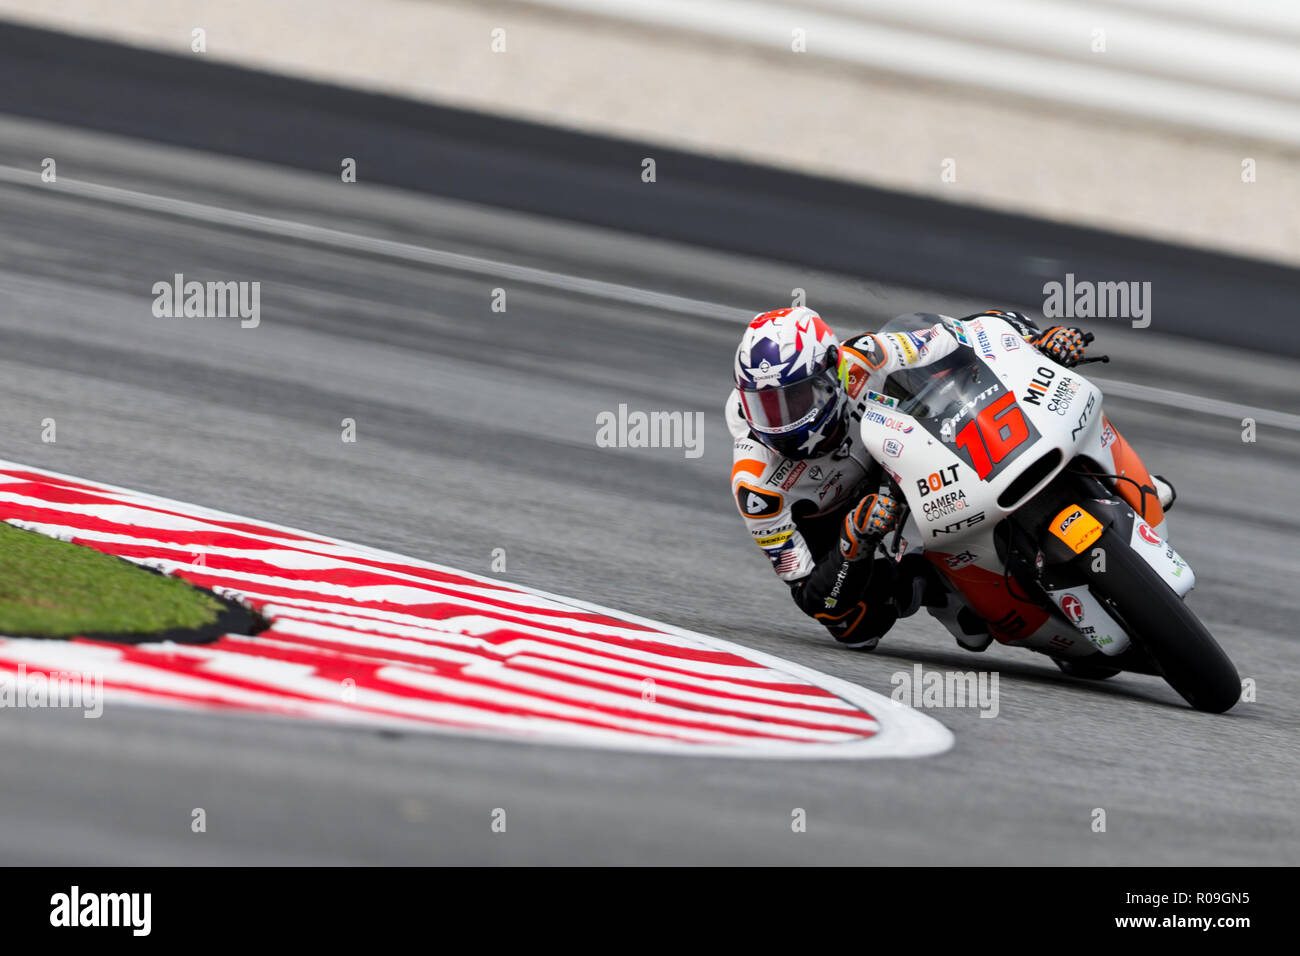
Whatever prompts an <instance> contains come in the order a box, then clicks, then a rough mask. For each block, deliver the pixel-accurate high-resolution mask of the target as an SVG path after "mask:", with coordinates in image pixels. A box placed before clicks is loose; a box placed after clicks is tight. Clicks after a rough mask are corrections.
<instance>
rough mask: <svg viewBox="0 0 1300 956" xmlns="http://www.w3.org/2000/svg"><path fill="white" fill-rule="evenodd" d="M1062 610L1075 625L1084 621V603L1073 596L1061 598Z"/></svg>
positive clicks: (1068, 595)
mask: <svg viewBox="0 0 1300 956" xmlns="http://www.w3.org/2000/svg"><path fill="white" fill-rule="evenodd" d="M1061 610H1062V611H1064V612H1065V616H1066V617H1068V618H1069V619H1070V621H1071V622H1072V623H1074V624H1078V623H1079V622H1080V621H1082V620H1083V602H1082V601H1080V600H1079V599H1078V598H1077V597H1075V596H1074V595H1073V594H1067V595H1066V596H1065V597H1063V598H1061Z"/></svg>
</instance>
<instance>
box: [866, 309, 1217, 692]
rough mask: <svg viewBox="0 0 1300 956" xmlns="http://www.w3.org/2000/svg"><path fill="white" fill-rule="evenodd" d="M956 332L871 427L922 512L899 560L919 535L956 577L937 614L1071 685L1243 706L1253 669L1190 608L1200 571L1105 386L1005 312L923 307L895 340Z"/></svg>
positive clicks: (894, 381) (954, 629)
mask: <svg viewBox="0 0 1300 956" xmlns="http://www.w3.org/2000/svg"><path fill="white" fill-rule="evenodd" d="M940 322H941V323H942V324H943V329H944V330H946V334H948V335H951V336H952V337H953V338H954V339H955V340H956V342H957V348H955V349H954V350H953V351H952V352H951V354H949V355H947V356H945V357H944V358H943V359H940V360H938V361H937V362H935V363H933V364H930V365H926V366H923V367H918V368H916V369H915V370H910V369H903V370H901V371H896V372H894V373H893V374H891V375H890V377H889V379H888V380H887V381H886V383H885V384H884V386H883V389H884V392H883V393H872V395H871V398H872V400H873V401H872V403H871V404H870V405H869V406H868V411H867V413H866V414H864V415H863V418H862V424H861V431H862V437H863V441H864V443H865V445H866V447H867V449H868V450H869V451H870V453H871V454H872V456H873V457H874V458H875V459H876V461H877V462H878V463H879V465H880V466H881V468H882V469H883V470H884V472H886V473H887V474H888V475H889V477H890V479H891V480H892V483H893V486H894V488H893V491H894V493H895V495H896V496H897V498H898V500H900V501H905V502H906V505H905V514H904V515H903V520H900V522H899V527H898V531H897V532H896V533H895V534H894V536H893V539H892V540H891V541H886V542H883V543H882V546H881V547H882V550H884V551H885V552H886V553H887V554H889V555H890V556H892V557H894V558H895V559H898V558H900V557H901V556H902V554H903V553H904V552H905V551H907V550H908V543H907V542H908V539H909V538H910V539H911V540H912V541H914V542H916V543H917V544H918V545H919V546H920V547H921V549H922V550H923V551H924V553H925V556H926V558H927V559H928V560H929V561H931V562H932V563H933V564H934V566H935V567H936V568H937V569H938V571H939V574H940V577H941V578H942V579H943V581H944V582H945V584H946V588H947V594H946V596H945V599H944V601H943V602H942V604H941V606H937V607H929V608H927V610H928V611H929V613H930V614H931V615H933V616H934V617H935V618H936V619H938V620H939V621H940V622H942V623H943V624H944V626H945V627H946V628H947V629H948V630H949V631H950V632H951V633H952V634H953V636H954V637H955V638H956V639H957V642H958V643H959V644H961V645H962V646H963V647H965V648H967V649H969V650H974V651H982V650H984V649H986V648H987V647H988V646H989V645H990V644H991V643H992V642H993V641H994V640H997V641H998V642H1000V643H1002V644H1004V645H1007V646H1012V647H1024V648H1028V649H1029V650H1032V651H1037V652H1039V653H1042V654H1046V655H1048V656H1049V657H1050V658H1052V660H1053V661H1055V662H1056V664H1057V665H1058V666H1059V667H1060V668H1061V670H1063V671H1064V672H1065V673H1067V674H1070V675H1072V676H1077V677H1084V678H1093V679H1105V678H1108V677H1113V676H1114V675H1116V674H1118V673H1120V672H1121V671H1131V672H1135V673H1140V674H1152V675H1158V676H1162V677H1163V678H1164V679H1165V680H1166V681H1168V683H1169V685H1170V686H1171V687H1173V688H1174V690H1176V691H1177V692H1178V693H1179V694H1181V695H1182V696H1183V697H1184V698H1185V699H1186V700H1187V702H1188V703H1189V704H1191V705H1192V706H1193V707H1194V708H1196V709H1197V710H1203V711H1210V712H1213V713H1222V712H1223V711H1226V710H1228V709H1229V708H1230V707H1232V706H1233V704H1235V703H1236V702H1237V700H1238V698H1239V697H1240V695H1241V682H1240V679H1239V677H1238V675H1237V670H1236V668H1235V667H1234V666H1233V663H1232V661H1231V660H1229V658H1228V656H1227V655H1226V654H1225V653H1224V652H1223V649H1222V648H1220V647H1219V645H1218V643H1217V642H1216V641H1215V640H1214V637H1213V636H1212V635H1211V634H1210V633H1209V631H1207V630H1206V628H1205V626H1204V625H1203V624H1202V623H1201V622H1200V620H1198V619H1197V617H1196V615H1195V614H1194V613H1192V611H1191V609H1189V608H1188V607H1187V605H1186V604H1185V603H1184V601H1183V599H1184V598H1185V597H1186V596H1187V593H1188V592H1189V591H1191V590H1192V588H1193V587H1195V584H1196V575H1195V573H1194V572H1193V571H1192V568H1191V567H1190V566H1189V565H1188V563H1187V562H1186V561H1184V560H1183V559H1182V557H1180V556H1179V554H1178V552H1177V551H1175V550H1174V548H1173V547H1172V546H1171V545H1170V544H1169V543H1168V542H1167V541H1166V540H1165V537H1164V534H1163V530H1164V513H1163V510H1162V508H1161V505H1160V501H1159V498H1158V496H1157V494H1156V490H1155V487H1154V485H1153V483H1152V481H1151V478H1150V475H1149V474H1148V472H1147V470H1146V468H1145V467H1144V466H1143V465H1142V463H1141V460H1140V459H1139V458H1138V456H1137V455H1136V454H1135V453H1134V452H1133V451H1132V449H1131V448H1130V447H1129V445H1128V443H1127V442H1125V440H1124V438H1123V437H1122V436H1121V435H1120V434H1119V433H1118V432H1117V431H1116V430H1115V429H1114V428H1113V427H1112V426H1111V423H1110V421H1109V420H1108V419H1107V417H1106V415H1105V413H1104V412H1103V411H1102V392H1101V389H1099V388H1098V387H1097V386H1096V385H1095V384H1093V383H1092V382H1090V381H1088V379H1087V378H1085V377H1084V376H1083V375H1082V374H1080V373H1079V371H1078V370H1077V368H1075V369H1067V368H1065V367H1064V366H1061V365H1058V364H1056V363H1055V362H1052V361H1051V360H1050V359H1048V358H1046V357H1045V356H1043V355H1042V354H1041V353H1040V352H1038V351H1037V350H1036V349H1034V348H1032V347H1031V346H1030V345H1029V344H1028V343H1026V342H1025V341H1024V339H1023V338H1022V337H1021V336H1020V335H1018V334H1017V333H1016V332H1015V331H1014V330H1013V328H1012V327H1011V326H1010V325H1008V324H1005V323H1003V322H1002V321H1001V320H999V319H996V318H990V317H988V316H984V317H981V318H975V319H967V320H957V319H952V318H949V317H947V316H939V315H933V314H928V313H913V314H911V315H906V316H900V317H899V318H897V319H894V320H893V321H892V322H890V323H888V324H887V325H886V326H885V327H884V328H883V329H881V331H880V333H878V334H880V335H885V334H889V333H900V334H903V335H909V334H910V335H911V336H912V337H913V341H914V342H915V343H916V344H917V346H918V347H922V348H923V347H925V346H926V344H927V342H926V336H927V335H928V334H931V333H928V332H927V330H930V329H932V328H933V327H934V326H935V325H936V324H937V323H940ZM1105 360H1106V359H1105V358H1104V357H1103V358H1098V359H1092V360H1091V361H1105ZM1085 361H1087V360H1085Z"/></svg>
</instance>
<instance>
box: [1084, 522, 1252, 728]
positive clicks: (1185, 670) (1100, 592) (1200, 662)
mask: <svg viewBox="0 0 1300 956" xmlns="http://www.w3.org/2000/svg"><path fill="white" fill-rule="evenodd" d="M1097 543H1098V545H1099V546H1101V547H1102V548H1103V549H1104V551H1105V554H1106V561H1105V564H1104V565H1103V566H1104V567H1105V570H1104V571H1097V570H1094V562H1092V561H1091V560H1089V561H1082V562H1079V569H1080V570H1081V571H1082V572H1083V573H1084V574H1085V575H1086V576H1087V578H1088V583H1089V584H1090V585H1091V587H1092V591H1093V593H1094V594H1095V595H1097V597H1099V598H1101V599H1102V600H1104V601H1106V602H1107V603H1109V604H1110V605H1111V606H1112V608H1113V609H1114V610H1115V612H1116V613H1117V614H1118V616H1119V617H1120V619H1121V620H1122V622H1123V624H1124V626H1125V629H1126V630H1127V631H1128V634H1129V637H1130V638H1131V639H1132V640H1133V643H1135V644H1137V645H1138V646H1139V647H1141V648H1142V649H1143V650H1144V651H1146V653H1147V655H1148V656H1149V657H1150V658H1151V660H1152V662H1153V663H1154V664H1155V666H1156V667H1157V668H1159V670H1160V673H1161V674H1162V675H1163V676H1164V678H1165V680H1166V681H1168V682H1169V686H1170V687H1172V688H1173V689H1174V690H1176V691H1178V693H1180V694H1181V695H1182V696H1183V698H1184V699H1185V700H1186V701H1187V702H1188V703H1189V704H1191V705H1192V706H1193V707H1195V708H1196V709H1197V710H1203V711H1207V712H1209V713H1212V714H1221V713H1223V712H1224V711H1226V710H1228V709H1229V708H1231V707H1232V705H1233V704H1235V703H1237V701H1238V699H1240V697H1241V678H1240V677H1239V676H1238V675H1237V668H1236V667H1235V666H1233V663H1232V661H1231V660H1229V659H1228V655H1227V654H1225V653H1224V652H1223V648H1221V647H1220V646H1219V644H1218V642H1217V641H1215V639H1214V637H1213V635H1211V634H1210V632H1209V631H1207V630H1206V629H1205V625H1204V624H1202V623H1201V622H1200V620H1199V619H1198V618H1197V617H1196V615H1195V614H1193V613H1192V611H1191V608H1189V607H1188V606H1187V605H1186V604H1184V603H1183V601H1182V599H1181V598H1180V597H1179V596H1178V595H1177V594H1176V593H1174V591H1173V589H1172V588H1170V587H1169V585H1168V584H1166V583H1165V582H1164V581H1163V580H1161V578H1160V575H1158V574H1157V573H1156V572H1155V570H1154V569H1153V568H1152V567H1151V566H1150V565H1149V564H1147V563H1146V562H1145V561H1143V560H1142V559H1141V558H1140V557H1138V555H1137V554H1135V553H1134V552H1133V549H1132V548H1130V547H1129V545H1128V542H1127V541H1124V540H1123V539H1121V538H1120V536H1119V535H1118V534H1117V533H1116V531H1115V529H1114V528H1107V529H1106V530H1105V532H1104V533H1103V534H1102V536H1101V538H1100V540H1099V541H1098V542H1097Z"/></svg>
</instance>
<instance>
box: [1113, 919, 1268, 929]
mask: <svg viewBox="0 0 1300 956" xmlns="http://www.w3.org/2000/svg"><path fill="white" fill-rule="evenodd" d="M1115 925H1116V926H1117V927H1118V926H1134V927H1139V928H1144V929H1199V930H1201V931H1202V932H1208V931H1209V930H1210V928H1211V927H1215V928H1218V927H1227V928H1238V927H1249V926H1250V917H1249V916H1116V917H1115Z"/></svg>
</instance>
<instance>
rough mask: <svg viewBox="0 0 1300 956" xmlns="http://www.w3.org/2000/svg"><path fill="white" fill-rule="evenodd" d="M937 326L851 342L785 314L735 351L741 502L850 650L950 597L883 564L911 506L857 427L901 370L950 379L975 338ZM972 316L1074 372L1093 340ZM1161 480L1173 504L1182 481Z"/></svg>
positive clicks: (783, 567)
mask: <svg viewBox="0 0 1300 956" xmlns="http://www.w3.org/2000/svg"><path fill="white" fill-rule="evenodd" d="M926 318H927V320H928V319H930V318H933V319H934V320H935V322H934V324H933V325H932V326H930V327H928V328H921V329H920V330H918V331H915V332H906V333H889V334H883V335H877V334H873V333H865V334H859V335H855V336H852V337H850V338H848V339H846V340H845V341H844V342H843V343H842V344H841V343H840V342H839V341H838V339H837V338H836V336H835V334H834V332H833V331H832V330H831V329H830V327H829V326H827V325H826V323H825V322H824V321H823V320H822V318H821V316H820V315H818V314H817V313H816V312H814V311H813V310H812V309H808V308H803V307H797V308H785V309H777V310H774V311H770V312H764V313H761V314H759V315H758V316H756V317H755V318H754V319H753V320H752V321H751V322H750V324H749V326H748V327H747V328H746V330H745V333H744V335H743V337H742V339H741V342H740V345H739V347H738V348H737V350H736V355H735V369H734V371H735V384H736V388H735V390H733V391H732V393H731V395H730V396H729V398H728V400H727V405H726V416H727V424H728V427H729V429H730V430H731V432H732V435H733V437H734V438H735V445H734V456H733V466H732V472H731V483H732V495H733V500H735V502H736V505H737V507H738V509H739V511H740V513H741V516H742V518H743V519H744V521H745V524H746V525H747V527H748V529H749V532H750V536H751V537H752V538H753V540H754V542H755V543H756V544H757V545H758V547H759V548H760V549H761V550H762V551H763V553H764V554H765V555H766V556H767V558H768V560H769V561H770V562H771V564H772V567H773V570H774V571H775V572H776V575H777V577H778V578H780V579H781V580H782V581H784V582H785V583H786V584H787V585H788V586H789V587H790V591H791V595H792V597H793V598H794V601H795V603H796V604H797V605H798V606H799V607H800V609H802V610H803V611H804V613H806V614H808V615H809V616H811V617H813V618H814V619H816V620H817V621H819V622H820V623H821V624H823V625H824V626H825V627H826V628H827V630H828V631H830V633H831V635H832V636H833V637H834V638H835V640H836V641H838V642H839V643H841V644H843V645H845V646H847V647H852V648H860V649H864V650H872V649H874V648H875V647H876V645H877V644H878V643H879V640H880V638H881V637H882V636H883V635H884V634H885V633H886V632H887V631H888V630H889V628H890V627H892V626H893V624H894V623H895V621H897V620H898V618H899V617H906V616H908V615H910V614H912V613H915V612H916V610H917V609H918V608H919V607H920V606H921V605H922V604H927V605H929V604H933V603H934V602H936V601H938V600H941V595H942V593H943V588H942V584H941V583H940V582H939V579H938V577H937V575H936V574H935V573H934V571H933V569H932V567H931V565H930V563H929V561H927V560H926V559H925V558H924V557H923V556H922V555H921V554H920V553H906V554H904V555H903V556H902V558H901V559H900V560H897V561H895V560H892V559H889V558H886V557H877V556H876V551H877V545H878V544H879V543H880V542H881V541H882V540H883V538H884V537H885V536H886V535H888V534H889V533H890V532H892V531H894V530H895V528H896V527H897V523H898V518H899V513H900V511H901V507H902V502H901V501H899V500H897V499H896V498H895V497H894V496H893V495H891V494H889V493H887V491H884V490H882V488H881V485H882V481H883V477H884V475H883V470H882V469H881V468H880V466H879V465H878V464H877V463H876V462H875V460H874V458H873V457H872V456H871V454H870V453H869V452H868V451H867V450H866V448H864V447H863V444H862V441H861V438H860V435H859V429H858V428H857V427H856V426H857V424H858V423H860V422H861V421H862V419H863V416H879V417H878V418H875V419H873V420H880V419H881V418H886V417H888V416H887V413H888V411H889V400H888V398H887V396H885V395H883V394H882V392H883V391H884V388H885V383H886V381H887V380H888V379H889V378H890V376H891V375H895V374H906V375H930V376H940V375H944V374H947V373H946V371H945V370H944V368H943V362H942V360H943V359H944V358H945V357H947V356H948V355H949V354H951V353H952V352H953V351H955V350H956V349H957V348H958V347H959V346H958V342H959V341H964V338H962V337H961V335H962V333H961V332H960V327H958V326H956V325H955V323H952V320H950V319H945V318H944V317H942V316H939V315H932V316H927V317H926ZM967 318H971V319H975V318H978V319H980V320H981V321H984V322H986V323H987V324H988V325H989V326H993V325H995V324H997V323H1003V324H1004V326H1005V327H1004V328H1003V330H1002V331H1004V332H1011V333H1012V334H1015V335H1017V336H1019V337H1020V338H1023V339H1024V340H1025V341H1026V342H1028V343H1029V344H1030V345H1032V346H1033V347H1035V348H1037V349H1038V350H1039V351H1040V352H1041V353H1042V354H1043V355H1045V356H1046V357H1047V358H1049V359H1051V360H1052V361H1054V362H1057V363H1058V364H1060V365H1063V366H1065V367H1073V366H1074V365H1076V364H1077V363H1078V362H1079V361H1080V360H1081V359H1082V358H1083V351H1084V349H1085V347H1086V346H1087V344H1088V343H1089V342H1090V341H1091V340H1092V336H1091V335H1090V334H1088V333H1085V332H1083V331H1082V330H1080V329H1076V328H1070V327H1065V326H1052V327H1051V328H1048V329H1047V330H1046V331H1040V330H1039V329H1038V328H1037V327H1036V326H1035V325H1034V323H1033V322H1031V321H1030V320H1029V319H1028V318H1027V317H1026V316H1024V315H1023V314H1021V313H1018V312H1009V311H1003V310H990V311H987V312H984V313H979V314H977V315H976V316H969V317H967ZM1006 327H1009V328H1006ZM951 330H956V331H951ZM900 424H901V423H900ZM903 430H904V431H910V430H911V429H910V427H908V428H904V429H903ZM1152 480H1153V483H1155V490H1156V491H1157V493H1158V495H1159V497H1160V500H1161V503H1162V504H1164V505H1165V507H1168V505H1169V504H1172V501H1173V489H1172V486H1169V485H1168V483H1167V482H1164V481H1163V480H1161V479H1155V478H1153V479H1152Z"/></svg>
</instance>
